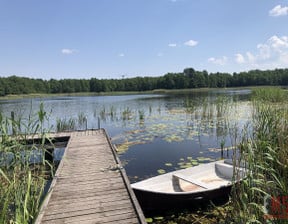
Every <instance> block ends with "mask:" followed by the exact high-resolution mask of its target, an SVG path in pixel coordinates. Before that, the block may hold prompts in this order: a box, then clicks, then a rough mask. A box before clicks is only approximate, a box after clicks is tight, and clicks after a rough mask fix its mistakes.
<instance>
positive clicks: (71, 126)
mask: <svg viewBox="0 0 288 224" xmlns="http://www.w3.org/2000/svg"><path fill="white" fill-rule="evenodd" d="M75 129H76V121H75V119H73V118H69V119H68V120H67V119H66V118H62V119H60V118H58V119H57V120H56V131H57V132H61V131H73V130H75Z"/></svg>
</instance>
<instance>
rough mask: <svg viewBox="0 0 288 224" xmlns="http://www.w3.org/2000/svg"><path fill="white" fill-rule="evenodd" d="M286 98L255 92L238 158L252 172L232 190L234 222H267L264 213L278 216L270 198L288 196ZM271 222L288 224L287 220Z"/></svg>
mask: <svg viewBox="0 0 288 224" xmlns="http://www.w3.org/2000/svg"><path fill="white" fill-rule="evenodd" d="M285 95H286V92H284V91H283V90H280V89H278V88H269V89H264V90H260V89H259V90H256V91H254V93H253V96H254V101H253V107H254V112H253V119H252V124H251V126H250V127H247V130H246V134H245V135H244V137H243V140H242V142H241V144H240V150H241V152H240V155H241V156H240V158H239V160H243V161H246V164H247V168H248V169H249V170H250V171H251V172H249V174H248V176H247V178H246V179H245V180H244V181H242V182H241V183H240V184H237V185H235V187H234V189H233V191H232V200H231V207H232V210H231V212H230V214H229V218H228V220H229V222H231V223H239V222H241V223H264V222H266V221H267V220H266V219H265V218H266V217H267V216H265V214H267V213H268V214H270V215H275V213H273V207H272V208H271V199H273V198H277V197H279V196H280V197H282V196H287V195H288V141H287V140H288V139H287V138H288V107H287V106H286V104H287V100H286V97H284V96H285ZM269 201H270V204H269V203H268V205H267V202H269ZM265 203H266V204H265ZM281 203H282V205H280V206H283V207H284V206H287V204H286V205H285V204H284V203H286V202H283V201H282V202H280V204H281ZM280 212H283V211H280ZM281 214H282V213H281ZM268 221H269V222H270V223H287V219H286V220H280V219H277V218H275V219H270V220H268Z"/></svg>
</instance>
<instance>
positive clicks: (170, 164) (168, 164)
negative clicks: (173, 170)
mask: <svg viewBox="0 0 288 224" xmlns="http://www.w3.org/2000/svg"><path fill="white" fill-rule="evenodd" d="M165 166H173V164H172V163H165Z"/></svg>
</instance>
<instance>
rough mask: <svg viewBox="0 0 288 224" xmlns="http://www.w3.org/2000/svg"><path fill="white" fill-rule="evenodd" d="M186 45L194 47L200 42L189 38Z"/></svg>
mask: <svg viewBox="0 0 288 224" xmlns="http://www.w3.org/2000/svg"><path fill="white" fill-rule="evenodd" d="M184 44H185V45H187V46H189V47H194V46H196V45H197V44H198V41H195V40H188V41H186V42H185V43H184Z"/></svg>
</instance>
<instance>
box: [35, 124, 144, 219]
mask: <svg viewBox="0 0 288 224" xmlns="http://www.w3.org/2000/svg"><path fill="white" fill-rule="evenodd" d="M58 136H61V137H63V136H69V137H70V138H69V142H68V144H67V147H66V150H65V153H64V156H63V159H62V160H61V162H60V164H59V167H58V169H57V171H56V174H55V178H54V179H53V181H52V184H51V187H50V189H49V192H48V195H47V196H46V198H45V200H44V202H43V204H42V207H41V210H40V212H39V215H38V217H37V220H36V222H35V223H36V224H39V223H55V224H58V223H146V222H145V218H144V215H143V213H142V210H141V208H140V206H139V204H138V202H137V200H136V197H135V195H134V193H133V191H132V189H131V187H130V184H129V181H128V178H127V176H126V173H125V170H124V169H123V167H122V165H121V163H120V161H119V158H118V156H117V154H116V152H115V150H114V148H113V146H112V145H111V142H110V140H109V138H108V136H107V134H106V132H105V130H104V129H100V130H88V131H79V132H67V133H62V134H61V133H58V134H57V135H56V134H54V136H53V137H58Z"/></svg>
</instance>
